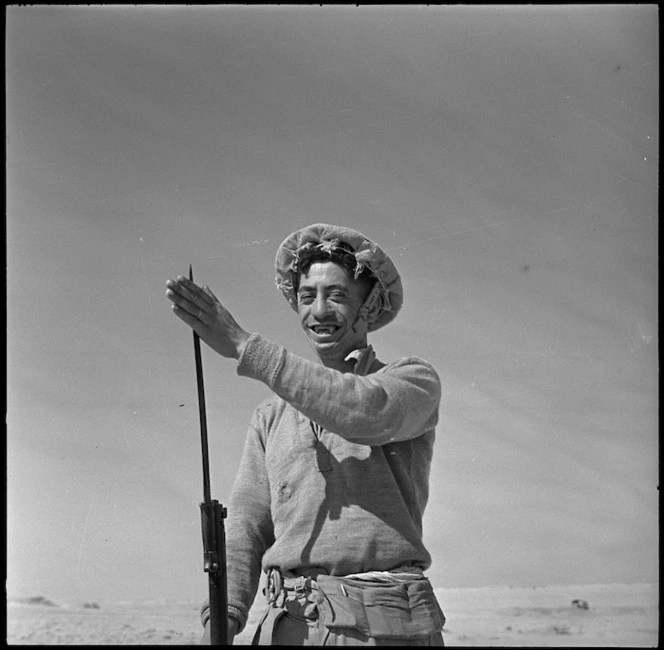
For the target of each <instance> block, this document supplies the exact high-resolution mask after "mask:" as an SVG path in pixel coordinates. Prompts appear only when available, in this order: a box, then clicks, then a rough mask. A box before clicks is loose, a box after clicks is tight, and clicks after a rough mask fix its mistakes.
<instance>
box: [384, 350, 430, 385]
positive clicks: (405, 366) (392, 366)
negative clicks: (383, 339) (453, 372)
mask: <svg viewBox="0 0 664 650" xmlns="http://www.w3.org/2000/svg"><path fill="white" fill-rule="evenodd" d="M381 370H382V371H383V372H390V371H399V370H405V371H410V372H415V373H417V372H422V373H424V374H432V375H434V376H435V377H436V379H438V381H440V377H439V376H438V373H437V372H436V369H435V368H434V367H433V366H432V365H431V364H430V363H429V362H428V361H427V360H426V359H422V357H418V356H415V355H411V356H407V357H401V358H400V359H397V360H396V361H391V362H390V363H386V364H385V366H384V367H383V368H381Z"/></svg>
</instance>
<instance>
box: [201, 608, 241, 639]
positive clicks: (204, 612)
mask: <svg viewBox="0 0 664 650" xmlns="http://www.w3.org/2000/svg"><path fill="white" fill-rule="evenodd" d="M238 604H239V603H238ZM228 616H229V617H231V618H234V619H235V620H236V621H237V622H238V629H237V632H236V634H240V632H242V630H244V628H245V626H246V625H247V613H246V612H245V610H244V609H243V608H242V607H241V606H240V607H238V606H235V605H233V604H232V603H231V602H229V603H228ZM209 620H210V601H209V600H206V601H205V602H204V603H203V606H202V607H201V625H202V626H203V627H205V626H206V625H207V624H208V621H209Z"/></svg>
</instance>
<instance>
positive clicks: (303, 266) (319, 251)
mask: <svg viewBox="0 0 664 650" xmlns="http://www.w3.org/2000/svg"><path fill="white" fill-rule="evenodd" d="M316 262H333V263H334V264H337V265H338V266H340V267H341V268H342V269H343V270H344V271H346V273H347V274H348V276H349V277H351V278H353V279H355V280H358V281H359V282H362V283H366V286H367V293H368V292H369V291H370V290H371V288H372V287H373V285H374V283H375V282H376V278H375V277H374V275H373V273H371V271H370V269H369V268H368V267H367V266H362V267H361V269H360V270H359V273H358V263H357V260H356V259H355V254H354V252H353V249H352V248H351V246H349V245H348V244H346V243H345V242H339V243H338V244H336V246H334V247H321V246H320V245H316V246H310V247H306V248H305V249H301V250H300V252H299V254H298V260H297V265H296V268H295V273H293V288H294V289H295V294H296V295H297V292H298V288H299V285H300V275H301V274H303V273H304V274H305V275H306V274H307V273H308V272H309V269H310V268H311V265H312V264H315V263H316Z"/></svg>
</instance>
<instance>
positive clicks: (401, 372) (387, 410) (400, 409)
mask: <svg viewBox="0 0 664 650" xmlns="http://www.w3.org/2000/svg"><path fill="white" fill-rule="evenodd" d="M237 371H238V374H240V375H243V376H247V377H252V378H254V379H258V380H260V381H262V382H263V383H265V384H266V385H267V386H269V387H270V388H271V389H272V390H273V391H274V392H275V393H276V394H277V395H279V397H281V398H282V399H284V400H286V401H287V402H288V403H289V404H291V405H292V406H293V407H294V408H296V409H297V410H298V411H300V412H301V413H302V414H303V415H305V416H307V417H308V418H310V419H311V420H313V421H314V422H316V423H317V424H319V425H321V426H322V427H324V428H325V429H327V430H328V431H331V432H333V433H336V434H337V435H339V436H341V437H342V438H345V439H346V440H348V441H350V442H355V443H359V444H366V445H383V444H387V443H390V442H397V441H401V440H408V439H411V438H414V437H417V436H419V435H421V434H422V433H423V432H424V431H427V430H429V429H431V428H433V427H434V426H435V425H436V422H437V420H438V406H439V403H440V395H441V386H440V379H439V378H438V375H437V374H436V371H435V370H434V369H433V367H432V366H431V365H429V364H428V363H427V362H426V361H423V360H422V359H418V358H416V357H409V358H405V359H402V360H401V361H399V362H397V363H394V364H390V365H388V366H385V367H384V368H383V369H381V370H380V371H378V372H376V373H373V374H370V375H367V376H358V375H354V374H352V373H342V372H339V371H338V370H334V369H332V368H326V367H325V366H323V365H322V364H320V363H314V362H312V361H309V360H307V359H303V358H302V357H299V356H297V355H295V354H292V353H291V352H288V351H287V350H286V349H285V348H284V347H282V346H279V345H277V344H275V343H272V342H271V341H268V340H267V339H264V338H263V337H262V336H260V335H259V334H252V335H251V336H250V337H249V340H248V341H247V345H246V346H245V349H244V351H243V354H242V356H241V357H240V359H239V363H238V369H237Z"/></svg>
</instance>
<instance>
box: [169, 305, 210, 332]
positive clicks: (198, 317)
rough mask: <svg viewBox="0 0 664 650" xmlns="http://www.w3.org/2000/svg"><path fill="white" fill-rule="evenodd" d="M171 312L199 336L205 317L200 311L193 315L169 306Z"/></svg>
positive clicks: (174, 306) (175, 306) (204, 324)
mask: <svg viewBox="0 0 664 650" xmlns="http://www.w3.org/2000/svg"><path fill="white" fill-rule="evenodd" d="M171 310H172V311H173V313H174V314H175V315H176V316H177V317H178V318H179V319H180V320H182V321H184V322H185V323H187V325H189V326H190V327H192V328H193V329H194V330H195V331H196V333H197V334H200V333H201V331H202V328H203V327H205V326H206V324H207V323H206V320H205V319H206V318H207V317H206V315H205V312H203V311H202V310H201V309H199V310H198V311H197V312H196V313H195V314H192V313H191V312H190V311H188V310H186V309H183V308H182V307H178V305H171Z"/></svg>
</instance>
